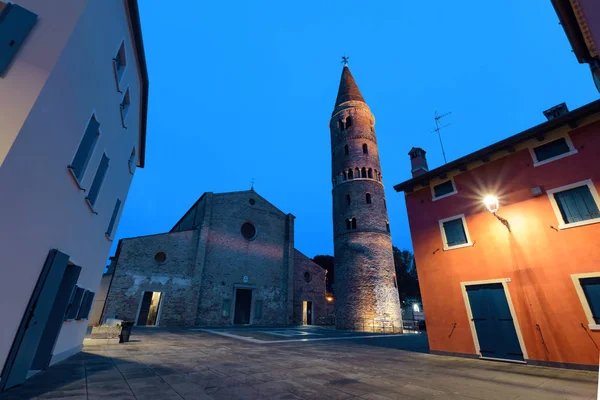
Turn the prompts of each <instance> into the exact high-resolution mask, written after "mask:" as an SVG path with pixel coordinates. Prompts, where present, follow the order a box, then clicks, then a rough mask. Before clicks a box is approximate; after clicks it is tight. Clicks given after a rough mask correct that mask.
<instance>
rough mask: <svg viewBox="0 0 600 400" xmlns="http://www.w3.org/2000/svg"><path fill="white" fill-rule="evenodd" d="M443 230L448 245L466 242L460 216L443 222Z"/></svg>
mask: <svg viewBox="0 0 600 400" xmlns="http://www.w3.org/2000/svg"><path fill="white" fill-rule="evenodd" d="M444 232H445V233H446V241H447V243H448V246H449V247H451V246H458V245H459V244H465V243H467V235H466V233H465V228H464V226H463V221H462V218H458V219H454V220H452V221H447V222H444Z"/></svg>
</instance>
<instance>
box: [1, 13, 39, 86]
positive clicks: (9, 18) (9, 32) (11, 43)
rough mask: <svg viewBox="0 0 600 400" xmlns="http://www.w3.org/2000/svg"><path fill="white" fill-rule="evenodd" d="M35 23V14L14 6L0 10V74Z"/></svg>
mask: <svg viewBox="0 0 600 400" xmlns="http://www.w3.org/2000/svg"><path fill="white" fill-rule="evenodd" d="M36 21H37V15H36V14H34V13H32V12H31V11H29V10H26V9H25V8H23V7H21V6H18V5H16V4H6V5H4V7H2V8H1V9H0V74H4V72H5V70H6V69H7V68H8V65H9V64H10V63H11V62H12V60H13V58H14V57H15V55H16V54H17V51H18V50H19V48H20V47H21V45H22V44H23V42H24V41H25V39H26V38H27V36H28V35H29V33H30V32H31V30H32V29H33V26H34V25H35V23H36Z"/></svg>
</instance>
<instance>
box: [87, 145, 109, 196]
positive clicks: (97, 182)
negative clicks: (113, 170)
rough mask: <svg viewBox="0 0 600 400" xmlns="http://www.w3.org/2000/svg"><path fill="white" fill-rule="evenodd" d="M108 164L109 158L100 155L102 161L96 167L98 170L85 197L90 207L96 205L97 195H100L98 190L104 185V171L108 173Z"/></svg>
mask: <svg viewBox="0 0 600 400" xmlns="http://www.w3.org/2000/svg"><path fill="white" fill-rule="evenodd" d="M108 163H109V158H108V157H107V156H106V154H102V159H101V160H100V164H99V165H98V170H97V171H96V176H94V180H93V181H92V186H91V187H90V191H89V193H88V195H87V197H86V199H87V201H89V203H90V205H92V206H94V205H95V204H96V200H98V194H99V193H100V188H101V187H102V184H103V183H104V178H105V177H106V171H108Z"/></svg>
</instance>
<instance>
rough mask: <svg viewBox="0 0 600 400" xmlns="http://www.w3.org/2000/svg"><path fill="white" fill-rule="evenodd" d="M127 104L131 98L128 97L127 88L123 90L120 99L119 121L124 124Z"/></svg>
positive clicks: (127, 108)
mask: <svg viewBox="0 0 600 400" xmlns="http://www.w3.org/2000/svg"><path fill="white" fill-rule="evenodd" d="M129 104H131V99H130V97H129V88H127V90H126V91H125V94H124V95H123V100H122V101H121V106H120V107H121V123H122V125H123V126H125V118H127V112H128V111H129Z"/></svg>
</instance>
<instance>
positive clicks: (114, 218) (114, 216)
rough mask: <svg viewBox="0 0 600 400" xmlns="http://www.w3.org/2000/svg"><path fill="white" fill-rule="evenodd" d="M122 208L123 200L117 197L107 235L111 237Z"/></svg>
mask: <svg viewBox="0 0 600 400" xmlns="http://www.w3.org/2000/svg"><path fill="white" fill-rule="evenodd" d="M120 209H121V200H120V199H117V201H116V202H115V207H114V208H113V212H112V215H111V217H110V222H109V223H108V229H107V230H106V236H108V237H109V238H111V237H112V234H113V230H114V229H115V223H116V221H117V215H119V210H120Z"/></svg>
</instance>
